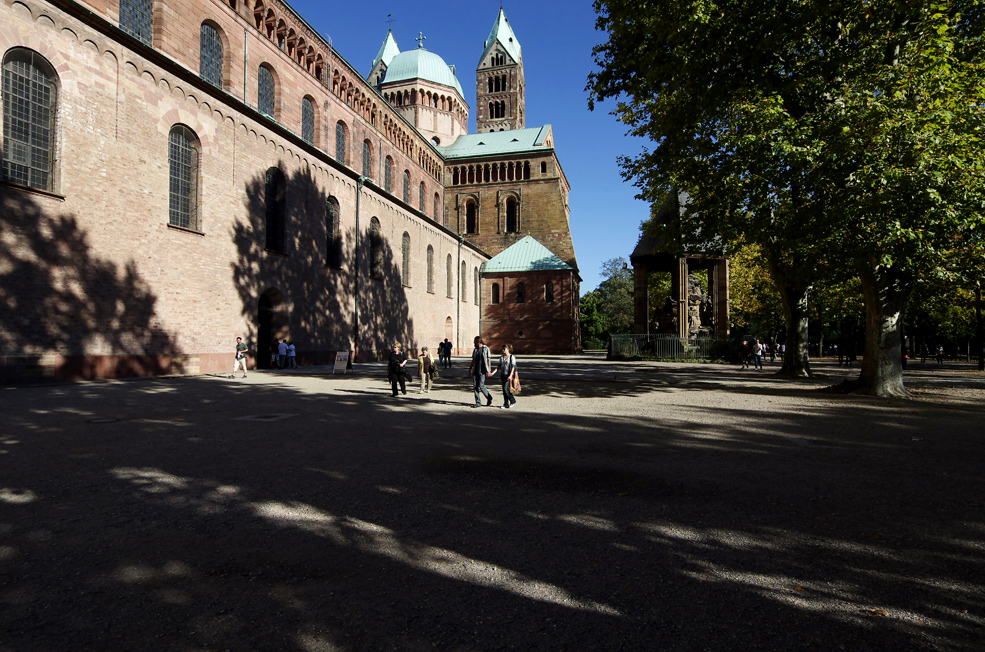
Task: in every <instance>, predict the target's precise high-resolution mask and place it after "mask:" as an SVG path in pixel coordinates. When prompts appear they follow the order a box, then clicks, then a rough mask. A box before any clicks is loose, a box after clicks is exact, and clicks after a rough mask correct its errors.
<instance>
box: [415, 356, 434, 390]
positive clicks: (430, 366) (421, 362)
mask: <svg viewBox="0 0 985 652" xmlns="http://www.w3.org/2000/svg"><path fill="white" fill-rule="evenodd" d="M435 370H436V367H435V366H434V358H432V357H431V354H430V353H428V347H426V346H425V347H424V348H422V349H421V355H419V356H417V373H419V374H420V375H421V394H430V393H431V381H432V380H434V373H435Z"/></svg>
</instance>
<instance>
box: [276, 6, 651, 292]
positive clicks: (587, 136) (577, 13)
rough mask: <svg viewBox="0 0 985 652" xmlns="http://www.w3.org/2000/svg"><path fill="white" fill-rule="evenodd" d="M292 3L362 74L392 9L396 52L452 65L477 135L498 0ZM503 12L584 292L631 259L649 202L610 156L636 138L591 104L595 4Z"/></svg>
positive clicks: (631, 149) (632, 147)
mask: <svg viewBox="0 0 985 652" xmlns="http://www.w3.org/2000/svg"><path fill="white" fill-rule="evenodd" d="M289 2H290V4H291V6H292V7H294V9H295V10H297V12H298V13H299V14H300V15H301V16H302V17H303V18H304V19H305V20H306V21H307V22H308V24H309V25H311V26H312V27H313V28H314V29H316V30H317V31H318V32H319V33H320V34H321V35H322V36H324V37H331V40H332V44H333V46H334V47H335V49H336V50H337V51H338V52H339V54H341V55H342V56H343V57H345V59H346V60H347V61H349V63H351V64H352V65H353V66H355V67H356V68H357V69H358V70H359V72H360V73H361V74H362V75H363V76H365V75H367V74H369V69H370V64H371V63H372V61H373V57H375V56H376V53H377V52H378V51H379V49H380V45H382V43H383V39H384V38H385V37H386V33H387V29H388V24H387V16H388V14H389V15H390V16H391V17H392V19H393V28H392V29H393V36H394V38H395V39H396V40H397V44H398V45H399V46H400V49H401V51H403V50H410V49H412V48H415V47H417V41H416V40H415V39H416V38H417V36H418V34H419V33H421V32H423V34H424V36H425V37H427V38H426V40H425V41H424V47H426V48H427V49H428V50H430V51H431V52H434V53H435V54H438V55H440V56H441V57H442V58H443V59H444V60H445V62H446V63H448V64H450V65H453V66H455V68H456V75H457V77H458V81H459V83H460V84H461V85H462V89H463V90H464V91H465V100H466V102H468V104H469V107H470V110H471V116H470V122H471V124H470V125H469V132H470V133H475V118H474V115H475V67H476V64H477V63H478V61H479V57H480V56H481V55H482V49H483V48H482V42H483V41H484V40H485V39H486V37H487V36H488V35H489V30H490V29H492V26H493V22H494V21H495V19H496V16H497V15H498V12H499V4H498V3H493V2H490V3H477V2H447V1H446V0H432V1H430V2H421V3H417V2H414V3H410V2H402V3H394V4H390V5H388V4H387V3H376V4H373V5H372V6H370V5H369V4H367V5H361V6H358V7H357V6H356V5H349V4H343V3H331V4H329V3H326V2H316V1H315V0H289ZM503 9H504V11H505V12H506V17H507V18H508V19H509V21H510V25H511V26H512V27H513V31H514V32H515V33H516V37H517V39H518V40H519V41H520V45H521V47H522V48H523V71H524V75H525V77H526V81H527V98H526V99H527V107H526V108H527V125H526V126H527V127H535V126H540V125H543V124H548V123H549V124H551V125H553V127H554V143H555V147H556V149H557V153H558V157H559V158H560V160H561V166H562V167H563V168H564V172H565V174H566V175H567V177H568V181H569V182H570V183H571V197H570V201H571V232H572V237H573V238H574V243H575V254H576V255H577V256H578V265H579V267H580V268H581V269H580V271H581V277H582V279H583V281H584V282H583V283H582V288H581V289H582V294H584V293H585V292H588V291H590V290H593V289H595V288H596V287H597V286H598V284H599V281H600V280H601V279H600V277H599V268H600V267H601V264H602V262H603V261H605V260H608V259H610V258H615V257H617V256H622V257H624V258H627V259H628V258H629V254H630V253H631V252H632V250H633V247H634V246H635V245H636V240H637V238H638V236H639V225H640V223H641V222H642V221H643V220H645V219H646V218H647V217H648V215H649V207H648V206H647V205H646V204H644V203H643V202H641V201H639V200H636V199H634V195H635V194H636V189H635V188H634V187H633V186H632V184H630V183H626V182H624V181H623V180H622V177H621V176H620V174H619V166H618V165H617V163H616V158H617V157H618V156H619V155H623V154H633V153H635V152H637V151H639V149H640V146H641V145H640V141H637V140H634V139H632V138H630V137H628V136H626V135H625V134H626V130H625V127H624V126H623V125H622V124H621V123H619V122H617V121H616V119H615V118H614V117H613V116H612V115H610V114H609V110H610V109H611V107H610V106H603V107H600V108H596V110H595V111H594V112H590V111H589V110H588V101H587V97H588V96H587V93H586V92H585V84H586V82H587V77H588V73H589V72H591V71H592V70H593V69H594V64H593V61H592V47H593V46H595V45H596V44H597V43H599V42H601V40H602V36H603V35H602V34H601V33H598V32H596V31H595V12H594V11H593V9H592V5H591V2H588V1H587V0H577V1H576V2H564V1H562V0H543V1H541V0H535V1H533V2H525V3H520V2H504V3H503Z"/></svg>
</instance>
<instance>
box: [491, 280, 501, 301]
mask: <svg viewBox="0 0 985 652" xmlns="http://www.w3.org/2000/svg"><path fill="white" fill-rule="evenodd" d="M492 303H493V305H495V304H497V303H499V283H493V284H492Z"/></svg>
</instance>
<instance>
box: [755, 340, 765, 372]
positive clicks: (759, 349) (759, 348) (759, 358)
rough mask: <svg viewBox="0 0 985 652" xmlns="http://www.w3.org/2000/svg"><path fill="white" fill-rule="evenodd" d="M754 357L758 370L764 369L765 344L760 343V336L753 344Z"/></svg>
mask: <svg viewBox="0 0 985 652" xmlns="http://www.w3.org/2000/svg"><path fill="white" fill-rule="evenodd" d="M752 359H753V362H754V363H755V364H756V371H762V370H763V345H762V344H760V343H759V338H758V337H757V338H756V341H755V342H754V343H753V345H752Z"/></svg>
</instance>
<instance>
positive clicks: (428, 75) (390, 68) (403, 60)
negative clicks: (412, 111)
mask: <svg viewBox="0 0 985 652" xmlns="http://www.w3.org/2000/svg"><path fill="white" fill-rule="evenodd" d="M409 79H423V80H425V81H429V82H433V83H435V84H441V85H442V86H449V87H451V88H454V89H455V90H457V91H458V95H459V96H460V97H462V98H463V99H464V98H465V93H464V92H463V91H462V85H461V84H459V83H458V78H457V77H455V73H454V72H452V68H451V66H449V65H448V64H447V63H445V60H444V59H442V58H441V57H439V56H438V55H437V54H435V53H434V52H428V51H427V50H425V49H424V48H417V49H415V50H407V51H406V52H401V53H400V54H398V55H397V56H395V57H393V58H392V59H391V60H390V63H389V64H387V69H386V75H384V77H383V84H392V83H394V82H401V81H407V80H409Z"/></svg>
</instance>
